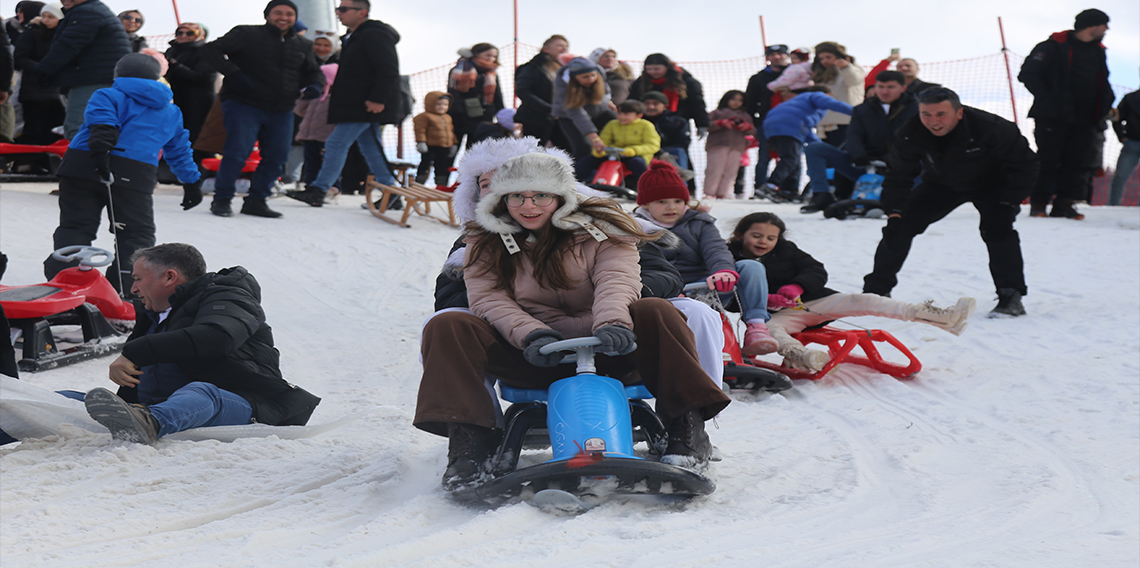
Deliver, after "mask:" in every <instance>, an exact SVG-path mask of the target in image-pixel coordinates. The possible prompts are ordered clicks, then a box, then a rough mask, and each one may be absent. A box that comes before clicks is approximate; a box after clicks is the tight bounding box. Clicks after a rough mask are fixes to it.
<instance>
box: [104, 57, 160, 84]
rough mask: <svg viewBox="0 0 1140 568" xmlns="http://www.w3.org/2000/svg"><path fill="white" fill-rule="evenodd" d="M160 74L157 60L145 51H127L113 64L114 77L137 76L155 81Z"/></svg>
mask: <svg viewBox="0 0 1140 568" xmlns="http://www.w3.org/2000/svg"><path fill="white" fill-rule="evenodd" d="M161 76H162V66H161V65H159V63H158V60H157V59H155V58H153V57H151V56H149V55H147V54H145V53H128V54H126V55H124V56H123V58H122V59H120V60H119V62H118V63H116V64H115V78H116V79H118V78H119V77H137V78H139V79H150V80H152V81H157V80H158V78H159V77H161Z"/></svg>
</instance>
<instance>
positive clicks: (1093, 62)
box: [1017, 31, 1116, 125]
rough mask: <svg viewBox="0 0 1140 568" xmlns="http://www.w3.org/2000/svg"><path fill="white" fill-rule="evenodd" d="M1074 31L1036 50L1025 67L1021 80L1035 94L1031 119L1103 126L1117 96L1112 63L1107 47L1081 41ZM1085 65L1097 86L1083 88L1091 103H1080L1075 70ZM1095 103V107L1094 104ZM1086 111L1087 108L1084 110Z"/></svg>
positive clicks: (1084, 86)
mask: <svg viewBox="0 0 1140 568" xmlns="http://www.w3.org/2000/svg"><path fill="white" fill-rule="evenodd" d="M1073 33H1074V32H1072V31H1065V32H1057V33H1055V34H1053V35H1052V36H1050V37H1049V39H1047V40H1045V41H1043V42H1041V43H1039V44H1037V45H1036V46H1034V48H1033V51H1031V52H1029V57H1026V58H1025V62H1024V63H1022V64H1021V72H1020V73H1018V74H1017V80H1018V81H1021V82H1022V83H1024V84H1025V88H1026V89H1029V92H1030V93H1033V106H1032V107H1030V108H1029V116H1030V117H1031V118H1034V119H1038V120H1059V121H1065V122H1073V121H1076V122H1081V123H1085V124H1098V125H1099V124H1103V122H1104V119H1105V117H1107V116H1108V111H1109V110H1110V109H1112V101H1113V100H1114V99H1115V98H1116V95H1115V94H1114V93H1113V92H1112V85H1111V84H1109V82H1108V59H1107V56H1106V54H1105V49H1104V46H1103V45H1101V44H1099V43H1098V44H1095V45H1093V44H1089V43H1083V42H1080V41H1077V40H1076V39H1075V38H1073ZM1075 65H1084V66H1086V67H1087V69H1082V71H1083V72H1084V74H1085V75H1088V76H1092V77H1095V79H1094V82H1095V84H1088V85H1081V86H1080V89H1081V90H1082V91H1085V94H1086V95H1087V94H1089V93H1091V96H1087V97H1085V98H1086V99H1087V100H1085V101H1083V102H1084V104H1082V101H1078V100H1077V99H1078V97H1077V96H1076V94H1075V93H1076V91H1077V89H1075V88H1074V78H1073V69H1074V66H1075ZM1090 103H1091V104H1090ZM1081 107H1084V108H1081Z"/></svg>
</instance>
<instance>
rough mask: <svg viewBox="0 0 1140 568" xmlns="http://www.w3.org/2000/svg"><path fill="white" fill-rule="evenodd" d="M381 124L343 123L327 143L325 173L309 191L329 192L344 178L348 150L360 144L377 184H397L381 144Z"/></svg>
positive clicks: (322, 167)
mask: <svg viewBox="0 0 1140 568" xmlns="http://www.w3.org/2000/svg"><path fill="white" fill-rule="evenodd" d="M380 128H381V127H380V125H379V124H377V123H375V122H342V123H340V124H337V125H336V129H335V130H333V132H332V134H330V135H329V139H328V140H325V161H324V164H322V165H321V173H319V174H317V179H316V180H314V181H313V184H312V185H310V186H308V187H306V188H305V189H317V190H320V191H321V192H325V191H328V189H329V188H330V187H332V185H333V183H335V182H336V180H337V178H339V177H340V171H341V170H343V169H344V161H345V160H346V159H347V158H348V149H349V148H351V147H352V143H353V142H356V145H357V147H359V148H360V153H361V154H363V155H364V161H366V162H368V169H369V170H372V175H373V176H374V177H375V178H376V181H377V182H380V183H382V184H384V185H393V184H395V183H396V178H395V177H393V176H392V170H391V169H390V168H389V167H388V158H386V157H385V156H384V146H383V145H382V144H381V143H380Z"/></svg>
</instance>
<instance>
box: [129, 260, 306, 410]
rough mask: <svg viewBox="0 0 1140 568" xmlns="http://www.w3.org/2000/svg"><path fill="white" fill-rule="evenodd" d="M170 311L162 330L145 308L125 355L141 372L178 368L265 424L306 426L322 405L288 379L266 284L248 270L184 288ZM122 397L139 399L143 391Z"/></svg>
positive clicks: (224, 273)
mask: <svg viewBox="0 0 1140 568" xmlns="http://www.w3.org/2000/svg"><path fill="white" fill-rule="evenodd" d="M170 306H171V311H170V315H168V316H167V318H166V321H164V322H163V323H162V324H160V327H159V329H158V331H156V332H155V333H150V334H148V333H147V332H148V331H150V328H151V326H152V325H153V320H151V319H150V317H149V316H148V315H147V312H146V311H145V310H141V309H139V310H136V311H137V312H138V313H139V319H138V323H136V324H135V329H134V332H132V333H131V336H130V338H129V339H128V340H127V343H126V345H124V346H123V356H124V357H126V358H127V359H130V360H131V362H133V363H134V364H135V365H138V366H139V367H140V368H141V367H145V366H149V365H156V364H159V363H166V364H170V363H174V364H177V365H178V366H179V367H180V368H181V370H182V372H183V373H184V374H185V375H186V377H187V378H188V379H189V380H191V381H202V382H207V383H211V384H213V385H215V386H217V387H218V388H220V389H223V390H227V391H229V392H232V393H234V394H237V395H240V396H241V397H242V398H244V399H246V400H248V401H249V404H250V406H252V407H253V419H254V420H256V421H257V422H260V423H263V424H272V425H282V426H284V425H302V424H305V423H306V422H308V420H309V416H310V415H312V413H313V409H315V408H316V407H317V404H318V403H320V401H321V399H320V398H318V397H316V396H314V395H312V394H310V393H308V392H306V391H305V390H304V389H301V388H298V387H296V386H294V385H291V384H289V383H288V382H286V381H285V379H284V378H282V376H281V368H280V354H279V353H278V352H277V349H276V348H275V347H273V331H272V330H271V329H270V327H269V324H267V323H265V312H264V311H262V309H261V286H260V285H259V284H258V283H257V280H256V279H254V277H253V275H251V274H250V273H249V272H248V271H246V269H245V268H242V267H240V266H235V267H233V268H227V269H224V270H220V271H218V272H217V273H213V272H211V273H208V274H205V275H203V276H201V277H199V278H196V279H194V280H192V281H190V282H187V283H185V284H183V285H181V286H179V287H178V288H177V289H176V290H175V292H174V295H173V296H171V297H170ZM119 394H120V396H122V397H123V398H124V399H126V400H129V401H134V400H137V399H138V396H137V389H133V388H126V387H124V388H122V389H120V390H119Z"/></svg>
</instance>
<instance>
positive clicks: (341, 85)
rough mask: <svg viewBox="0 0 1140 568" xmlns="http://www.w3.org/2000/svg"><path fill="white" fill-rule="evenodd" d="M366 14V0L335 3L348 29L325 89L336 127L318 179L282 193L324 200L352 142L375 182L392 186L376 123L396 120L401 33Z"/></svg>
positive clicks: (327, 143) (305, 199) (317, 203)
mask: <svg viewBox="0 0 1140 568" xmlns="http://www.w3.org/2000/svg"><path fill="white" fill-rule="evenodd" d="M348 8H351V9H348ZM368 16H369V14H368V3H367V2H363V1H359V0H344V2H343V3H342V4H341V6H340V8H337V17H338V18H340V22H341V23H342V24H344V26H345V27H346V28H348V29H349V34H348V35H347V36H345V38H344V40H343V42H342V44H341V49H340V67H339V68H338V70H337V74H336V81H334V82H333V86H332V88H331V89H330V90H329V118H328V122H329V124H336V129H335V130H333V132H332V134H330V135H329V137H328V140H326V141H325V159H324V163H323V164H321V171H320V173H319V174H317V179H315V180H314V181H313V183H311V184H309V185H308V186H307V187H306V188H305V189H304V190H303V191H289V192H286V195H288V196H289V197H292V198H293V199H296V200H298V201H303V202H305V203H308V204H309V205H312V206H313V207H320V206H321V205H323V204H324V201H325V192H327V191H328V189H329V188H330V187H332V185H333V184H334V183H336V180H337V178H338V177H340V175H341V170H343V169H344V162H345V159H346V158H347V157H348V151H349V148H350V147H351V146H352V144H353V143H354V142H355V143H356V145H357V148H359V149H360V153H361V154H363V156H364V159H365V161H366V162H367V163H368V167H369V169H370V170H371V171H372V175H373V176H375V178H376V181H377V182H379V183H382V184H384V185H396V178H395V177H394V176H393V175H392V171H391V168H390V167H389V165H388V159H387V157H385V155H384V145H383V144H382V142H381V139H380V132H381V130H380V125H381V124H395V123H396V121H397V120H398V119H399V117H400V111H401V104H402V103H401V101H400V61H399V58H398V57H397V55H396V43H397V42H399V41H400V34H399V33H397V32H396V30H395V28H393V27H392V26H389V25H388V24H385V23H384V22H381V21H378V20H370V19H368Z"/></svg>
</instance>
